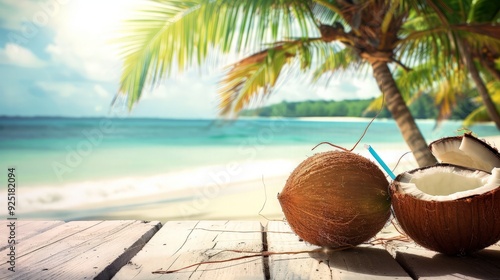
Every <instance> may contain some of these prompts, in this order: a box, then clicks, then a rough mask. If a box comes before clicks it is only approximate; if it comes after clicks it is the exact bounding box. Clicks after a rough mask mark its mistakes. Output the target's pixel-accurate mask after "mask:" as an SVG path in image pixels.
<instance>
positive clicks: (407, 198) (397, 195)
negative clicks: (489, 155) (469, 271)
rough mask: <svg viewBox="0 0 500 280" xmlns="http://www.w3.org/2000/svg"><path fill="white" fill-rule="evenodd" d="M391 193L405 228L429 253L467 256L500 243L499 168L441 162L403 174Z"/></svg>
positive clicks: (391, 187)
mask: <svg viewBox="0 0 500 280" xmlns="http://www.w3.org/2000/svg"><path fill="white" fill-rule="evenodd" d="M390 192H391V200H392V205H393V208H394V213H395V215H396V218H397V220H398V222H399V224H400V226H401V228H402V229H403V230H404V231H405V233H406V234H408V236H409V237H411V238H412V239H413V240H414V241H415V243H417V244H419V245H421V246H423V247H425V248H427V249H430V250H433V251H437V252H441V253H444V254H448V255H466V254H470V253H473V252H475V251H478V250H481V249H483V248H486V247H487V246H489V245H492V244H494V243H496V242H497V241H499V240H500V169H497V168H495V169H494V170H493V174H490V173H488V172H484V171H480V170H475V169H469V168H466V167H462V166H458V165H452V164H438V165H435V166H429V167H425V168H419V169H415V170H411V171H408V172H404V173H402V174H399V175H398V176H397V177H396V179H395V180H394V181H393V182H392V184H391V186H390Z"/></svg>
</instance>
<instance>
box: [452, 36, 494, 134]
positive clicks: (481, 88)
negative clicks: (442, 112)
mask: <svg viewBox="0 0 500 280" xmlns="http://www.w3.org/2000/svg"><path fill="white" fill-rule="evenodd" d="M457 46H458V49H459V50H460V53H461V55H462V59H463V62H464V64H465V67H467V70H468V71H469V73H470V75H471V77H472V79H473V80H474V83H475V84H476V88H477V91H478V92H479V96H481V99H482V100H483V104H484V106H485V107H486V112H488V116H489V117H490V119H491V120H492V121H493V122H494V123H495V125H496V127H497V129H498V130H500V114H498V110H497V107H496V106H495V103H493V100H491V96H490V94H489V92H488V89H487V88H486V86H485V85H484V82H483V80H482V79H481V76H479V71H478V70H477V67H476V65H475V64H474V61H473V60H472V56H471V53H470V50H469V48H468V47H467V45H466V44H465V43H464V42H463V41H462V40H461V39H458V40H457Z"/></svg>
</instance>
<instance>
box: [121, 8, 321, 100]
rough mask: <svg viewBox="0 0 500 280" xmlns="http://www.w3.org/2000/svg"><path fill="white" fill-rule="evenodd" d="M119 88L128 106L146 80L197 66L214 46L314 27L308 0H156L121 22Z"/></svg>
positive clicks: (246, 43) (245, 44)
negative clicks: (134, 15) (121, 66)
mask: <svg viewBox="0 0 500 280" xmlns="http://www.w3.org/2000/svg"><path fill="white" fill-rule="evenodd" d="M124 28H125V30H126V32H125V33H124V34H125V35H124V36H123V37H122V38H120V39H118V40H117V44H119V45H120V47H121V50H122V53H121V54H122V56H123V59H124V64H123V71H122V76H121V79H120V87H119V91H118V94H125V95H127V96H128V106H129V108H131V107H132V106H133V104H134V103H136V102H137V101H138V100H139V98H140V97H141V94H142V92H143V89H144V86H145V84H146V82H148V81H150V82H151V84H152V85H155V84H156V83H157V82H158V81H159V80H161V79H162V78H165V77H167V76H169V75H171V74H172V73H173V72H175V71H183V70H185V69H186V68H188V67H192V66H199V65H200V64H201V63H203V62H204V61H205V60H206V58H207V56H208V54H209V53H210V52H211V51H213V50H214V49H217V50H219V51H220V52H223V53H227V52H229V51H234V52H241V51H243V50H246V49H256V48H260V47H261V45H262V44H263V42H265V41H266V40H269V41H276V40H278V39H282V38H286V37H301V36H305V37H308V36H310V35H311V33H316V34H317V33H318V32H317V29H316V25H315V22H314V17H313V15H312V12H311V10H310V6H309V3H307V1H300V0H279V1H269V0H267V1H266V0H259V1H230V0H191V1H181V0H155V1H149V2H146V4H145V8H144V10H142V11H140V12H139V13H138V14H137V15H136V17H135V18H134V19H132V20H129V21H127V22H126V23H125V26H124Z"/></svg>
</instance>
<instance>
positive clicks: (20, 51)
mask: <svg viewBox="0 0 500 280" xmlns="http://www.w3.org/2000/svg"><path fill="white" fill-rule="evenodd" d="M0 64H11V65H16V66H21V67H28V68H37V67H43V66H44V65H45V63H44V62H43V61H42V60H41V59H39V58H38V57H37V56H36V55H35V54H34V53H33V52H31V51H30V50H29V49H27V48H25V47H22V46H20V45H17V44H13V43H7V44H6V45H5V47H4V48H3V49H0Z"/></svg>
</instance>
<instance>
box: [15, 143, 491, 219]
mask: <svg viewBox="0 0 500 280" xmlns="http://www.w3.org/2000/svg"><path fill="white" fill-rule="evenodd" d="M485 140H486V141H487V142H488V143H490V144H491V145H492V146H493V147H498V145H500V136H491V137H485ZM362 147H363V142H361V143H360V144H359V146H358V147H357V148H356V150H355V151H354V152H355V153H358V154H360V155H362V156H364V157H366V158H368V159H370V160H371V161H372V162H374V163H376V161H375V160H374V159H373V157H372V156H371V155H370V154H369V152H368V151H367V150H365V149H364V148H362ZM374 149H376V150H377V152H378V153H379V155H380V156H381V158H383V160H384V161H385V162H386V163H387V164H388V165H389V166H390V167H391V168H393V167H394V166H395V164H396V163H397V161H398V160H399V159H400V156H401V155H403V154H404V153H405V152H406V151H408V149H406V146H404V145H399V146H394V145H393V144H387V145H382V144H377V145H375V146H374ZM327 150H331V147H329V146H326V145H324V146H322V147H320V148H318V149H317V150H315V151H314V152H310V153H309V155H312V154H313V153H316V152H321V151H327ZM306 156H307V155H305V154H304V156H303V157H302V159H297V160H282V161H280V160H274V161H261V162H253V165H249V168H250V172H249V173H245V172H243V173H244V174H240V177H238V178H236V177H223V176H222V175H220V174H221V173H217V174H219V175H220V177H219V178H220V181H212V182H211V183H207V182H206V181H205V182H204V183H203V182H201V183H202V184H192V183H193V181H190V182H191V185H190V184H187V183H188V182H184V183H186V184H185V185H182V184H181V183H180V182H182V180H185V179H186V178H191V177H193V176H194V175H193V174H191V173H190V171H189V170H185V171H184V172H183V173H182V174H179V173H178V172H174V173H173V174H168V175H169V176H173V177H172V178H170V179H171V180H170V181H169V182H163V181H164V177H158V178H156V179H157V180H156V181H155V180H150V181H148V180H147V178H146V179H144V180H143V181H141V180H135V181H134V180H132V181H130V180H127V179H126V178H125V179H123V185H121V186H119V185H117V186H114V187H113V186H111V185H106V184H104V185H103V186H96V185H95V183H92V182H90V183H89V184H88V185H85V186H83V187H82V189H80V190H78V191H77V190H76V189H67V190H64V191H63V190H62V189H61V188H54V189H53V191H52V195H59V196H60V197H59V198H58V197H51V195H50V194H48V193H44V192H45V191H46V190H36V189H35V190H33V191H32V194H31V195H30V193H29V192H25V191H23V192H24V193H21V192H20V195H19V196H20V197H19V199H21V200H24V201H21V202H20V203H19V204H20V206H22V207H20V208H19V210H18V212H19V216H20V217H22V218H24V219H56V220H57V219H59V220H61V219H62V220H89V219H113V220H114V219H137V220H159V221H162V222H164V221H167V220H193V219H198V220H199V219H204V220H218V219H222V220H225V219H231V220H259V221H265V218H263V217H262V216H260V215H259V211H260V209H261V208H262V207H263V204H264V201H265V198H266V196H267V202H266V204H265V207H264V208H263V211H262V213H261V214H262V215H264V216H266V217H267V218H268V219H281V218H283V214H282V212H281V207H280V205H279V202H278V200H277V199H276V195H277V193H279V192H281V191H282V189H283V187H284V185H285V183H286V180H287V178H288V176H289V174H290V173H291V172H292V171H293V169H294V168H295V167H296V166H297V165H298V164H299V163H300V162H301V161H302V160H303V159H305V158H306ZM376 164H377V163H376ZM377 165H378V164H377ZM258 166H260V168H259V169H255V168H257V167H258ZM416 167H417V166H416V163H415V160H414V158H413V156H411V155H406V156H404V157H403V158H402V160H401V161H400V164H399V166H398V168H397V169H396V170H395V172H394V173H395V174H399V173H401V172H403V171H407V170H411V169H414V168H416ZM226 168H227V167H226ZM252 168H253V169H252ZM278 168H280V170H279V171H277V170H276V169H278ZM206 170H209V169H206ZM206 170H205V171H206ZM218 170H219V171H220V170H222V169H218ZM226 170H227V169H226ZM381 170H382V168H381ZM176 175H178V176H179V177H177V178H176V177H175V176H176ZM181 175H182V176H181ZM205 175H206V174H205ZM153 177H154V176H153ZM205 177H206V176H205ZM206 178H208V177H206ZM223 178H229V179H226V180H222V179H223ZM150 179H151V178H150ZM191 179H192V178H191ZM176 180H177V181H176ZM155 182H156V183H158V182H161V183H163V184H164V185H162V186H161V187H159V186H157V185H155ZM89 188H90V189H89ZM102 188H104V189H102ZM25 190H28V189H25ZM106 191H107V192H106ZM126 191H129V193H126ZM264 191H265V192H264ZM37 192H38V194H44V195H45V196H40V195H39V196H37V195H34V194H36V193H37ZM120 192H125V193H126V194H127V195H123V193H120ZM65 195H66V197H65ZM85 195H95V197H97V198H99V199H95V200H91V199H85V197H84V196H85ZM101 195H102V196H101ZM61 197H62V198H61ZM91 197H93V196H91ZM95 197H94V198H95ZM43 199H46V200H47V201H42V200H43ZM51 199H52V200H54V201H53V203H52V202H51ZM57 199H60V200H59V202H60V203H59V204H57V201H58V200H57ZM61 199H63V200H62V202H61ZM64 199H66V200H64ZM30 201H31V202H32V205H31V207H25V206H27V205H29V204H30ZM33 203H35V204H33ZM37 203H38V204H37ZM30 208H31V209H30Z"/></svg>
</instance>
